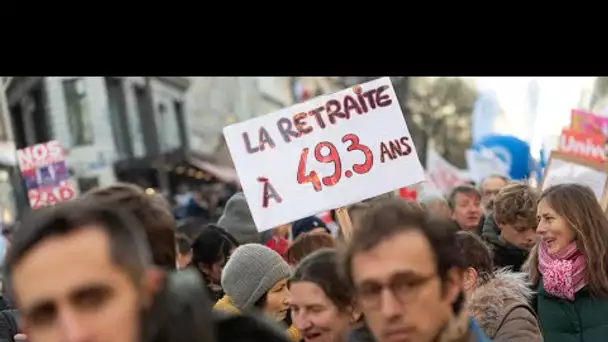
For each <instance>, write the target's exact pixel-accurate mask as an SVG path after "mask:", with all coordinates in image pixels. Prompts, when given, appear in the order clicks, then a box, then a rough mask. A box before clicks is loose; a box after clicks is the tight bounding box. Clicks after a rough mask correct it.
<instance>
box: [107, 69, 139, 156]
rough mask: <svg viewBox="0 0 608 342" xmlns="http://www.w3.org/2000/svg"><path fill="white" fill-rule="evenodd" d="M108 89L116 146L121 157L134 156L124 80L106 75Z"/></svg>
mask: <svg viewBox="0 0 608 342" xmlns="http://www.w3.org/2000/svg"><path fill="white" fill-rule="evenodd" d="M105 83H106V90H107V94H108V106H109V110H110V123H111V124H112V135H113V138H114V146H115V147H116V151H117V152H118V154H119V156H120V157H121V158H128V157H133V146H132V144H131V135H130V132H129V118H128V116H127V109H126V106H127V104H126V99H125V93H124V88H123V81H122V79H120V78H114V77H106V78H105Z"/></svg>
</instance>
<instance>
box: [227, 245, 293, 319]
mask: <svg viewBox="0 0 608 342" xmlns="http://www.w3.org/2000/svg"><path fill="white" fill-rule="evenodd" d="M290 276H291V268H290V267H289V265H288V264H287V263H286V262H285V260H283V258H282V257H281V256H280V255H279V254H278V253H277V252H275V251H273V250H272V249H270V248H268V247H266V246H264V245H259V244H255V243H249V244H246V245H241V246H239V247H238V248H237V249H235V250H234V252H233V253H232V255H231V256H230V259H229V260H228V262H227V263H226V266H224V269H223V270H222V288H223V289H224V292H225V293H226V295H228V296H229V297H230V299H232V304H234V306H235V307H237V308H238V309H239V310H241V311H245V310H249V309H251V308H252V307H253V305H254V304H255V302H257V301H258V300H259V299H260V298H262V296H263V295H264V294H265V293H266V292H268V291H269V290H270V289H271V288H272V287H273V286H274V285H275V284H276V283H278V282H279V281H280V280H281V279H285V278H289V277H290Z"/></svg>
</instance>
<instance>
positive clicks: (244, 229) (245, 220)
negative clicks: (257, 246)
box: [217, 192, 262, 245]
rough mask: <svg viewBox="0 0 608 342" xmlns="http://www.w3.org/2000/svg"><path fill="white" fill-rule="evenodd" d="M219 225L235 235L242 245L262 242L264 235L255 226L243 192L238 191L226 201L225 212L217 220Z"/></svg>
mask: <svg viewBox="0 0 608 342" xmlns="http://www.w3.org/2000/svg"><path fill="white" fill-rule="evenodd" d="M217 225H218V226H220V227H221V228H224V229H225V230H226V231H227V232H228V233H230V234H231V235H232V236H234V238H235V239H236V241H238V243H239V244H241V245H242V244H246V243H262V235H261V234H260V233H259V232H258V230H257V229H256V227H255V223H254V222H253V217H251V211H250V210H249V205H248V204H247V201H246V200H245V195H244V194H243V193H242V192H237V193H236V194H234V195H233V196H232V197H230V199H229V200H228V202H226V207H225V208H224V213H223V214H222V216H221V217H220V219H219V220H218V221H217Z"/></svg>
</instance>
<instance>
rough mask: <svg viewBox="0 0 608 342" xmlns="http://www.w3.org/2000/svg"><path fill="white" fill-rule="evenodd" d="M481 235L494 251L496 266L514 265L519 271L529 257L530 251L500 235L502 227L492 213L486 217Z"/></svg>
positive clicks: (514, 269)
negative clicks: (499, 226)
mask: <svg viewBox="0 0 608 342" xmlns="http://www.w3.org/2000/svg"><path fill="white" fill-rule="evenodd" d="M481 237H482V238H483V239H484V240H485V241H486V242H487V243H488V244H489V245H490V247H491V248H492V252H493V253H494V267H496V268H503V267H508V266H510V267H512V269H513V271H515V272H519V271H520V270H521V266H522V265H523V264H524V262H526V259H527V258H528V251H526V250H523V249H520V248H519V247H517V246H515V245H513V244H510V243H508V242H507V241H505V240H503V239H502V238H501V237H500V229H499V228H498V225H497V224H496V221H494V217H493V216H492V215H488V216H487V217H486V221H485V223H484V225H483V232H482V234H481Z"/></svg>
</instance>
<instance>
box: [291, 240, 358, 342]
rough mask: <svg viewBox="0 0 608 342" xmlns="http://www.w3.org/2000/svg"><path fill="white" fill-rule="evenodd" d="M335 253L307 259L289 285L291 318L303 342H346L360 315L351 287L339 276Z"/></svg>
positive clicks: (322, 251) (326, 251)
mask: <svg viewBox="0 0 608 342" xmlns="http://www.w3.org/2000/svg"><path fill="white" fill-rule="evenodd" d="M337 259H338V256H337V252H336V250H334V249H320V250H317V251H315V252H313V253H312V254H309V255H308V256H307V257H305V258H304V259H303V260H302V261H301V263H300V264H299V265H298V267H297V268H296V270H295V272H294V275H293V277H292V278H291V279H290V281H289V290H290V291H291V314H292V319H293V322H294V324H295V326H296V327H297V328H298V330H300V331H301V332H302V335H303V337H304V341H311V342H312V341H314V342H334V341H336V342H337V341H345V340H346V335H347V334H348V332H349V330H350V328H351V325H352V324H353V323H355V322H357V321H358V319H359V318H360V314H359V313H358V311H357V310H355V308H354V305H353V304H354V303H353V293H352V290H351V289H350V287H349V286H348V285H347V284H346V283H345V282H344V280H342V279H341V278H340V277H339V276H338V272H336V270H337V267H338V266H337V265H338V262H337Z"/></svg>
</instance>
